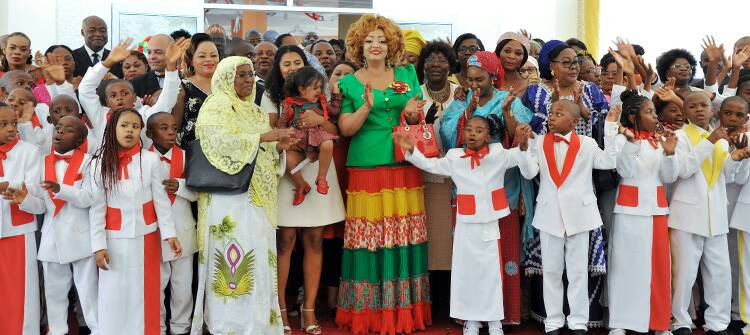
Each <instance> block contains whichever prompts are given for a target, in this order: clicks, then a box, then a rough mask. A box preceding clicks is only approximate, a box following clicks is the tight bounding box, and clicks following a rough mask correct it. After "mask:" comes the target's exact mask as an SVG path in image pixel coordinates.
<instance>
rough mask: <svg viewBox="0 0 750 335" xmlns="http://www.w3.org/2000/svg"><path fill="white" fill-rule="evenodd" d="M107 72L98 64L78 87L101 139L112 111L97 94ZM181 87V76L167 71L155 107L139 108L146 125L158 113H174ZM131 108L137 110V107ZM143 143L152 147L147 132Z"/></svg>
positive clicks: (89, 71)
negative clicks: (173, 109)
mask: <svg viewBox="0 0 750 335" xmlns="http://www.w3.org/2000/svg"><path fill="white" fill-rule="evenodd" d="M107 72H109V68H107V67H105V66H104V64H103V63H102V62H99V63H96V65H94V66H93V67H90V68H89V69H88V71H86V74H85V75H84V76H83V79H81V84H80V85H78V99H79V101H80V103H81V107H83V110H84V111H86V115H87V116H88V117H89V120H90V121H91V125H92V126H93V127H94V133H95V134H96V137H97V138H100V139H101V138H103V135H104V128H106V126H107V121H108V120H109V117H108V115H109V113H110V109H109V107H106V106H102V104H101V101H100V100H99V95H98V94H96V89H97V87H99V84H100V83H101V82H102V79H104V76H105V75H106V74H107ZM180 87H181V85H180V76H179V75H178V74H177V71H166V72H165V74H164V88H163V89H162V92H161V94H160V95H159V98H158V99H157V100H156V103H155V104H154V105H153V106H140V107H139V110H138V112H139V113H140V114H141V116H142V117H143V122H144V124H145V123H146V121H148V117H149V116H151V115H153V114H154V113H156V112H167V113H169V112H171V111H172V107H174V105H175V103H177V94H178V93H179V91H180ZM133 94H135V92H133ZM131 107H133V108H135V106H131ZM141 141H142V142H143V143H144V147H145V148H148V147H149V146H150V145H151V139H150V138H148V137H147V136H146V132H145V131H142V132H141Z"/></svg>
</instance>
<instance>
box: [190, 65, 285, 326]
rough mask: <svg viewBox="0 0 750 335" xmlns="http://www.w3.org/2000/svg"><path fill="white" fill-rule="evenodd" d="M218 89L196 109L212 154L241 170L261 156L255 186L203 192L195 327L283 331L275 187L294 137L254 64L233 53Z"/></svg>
mask: <svg viewBox="0 0 750 335" xmlns="http://www.w3.org/2000/svg"><path fill="white" fill-rule="evenodd" d="M211 87H212V91H213V93H212V94H211V95H210V96H209V97H208V98H207V99H206V101H205V102H204V103H203V106H202V107H201V109H200V112H199V114H198V120H197V123H196V127H195V128H196V131H195V133H196V137H197V139H198V140H200V144H201V149H202V150H203V153H204V154H205V155H206V158H208V161H209V162H210V163H211V165H213V166H214V167H215V168H217V169H219V170H220V171H223V172H225V173H228V174H237V173H238V172H240V171H241V170H242V169H243V167H245V165H246V164H248V163H250V162H252V161H253V160H255V169H254V171H253V176H252V180H251V183H250V189H249V190H248V192H247V193H241V194H234V195H230V194H219V193H201V194H200V195H199V198H198V249H199V258H198V259H199V264H198V293H197V295H196V297H197V298H196V304H195V314H194V320H193V329H192V331H191V333H192V334H194V335H197V334H203V324H204V322H205V324H206V328H207V330H208V331H209V332H210V333H212V334H237V335H240V334H243V335H249V334H282V333H283V330H282V323H281V314H280V311H279V302H278V298H277V295H278V292H277V288H276V189H277V186H278V178H279V174H280V172H282V171H283V170H282V167H283V166H284V164H283V163H280V162H279V161H280V158H283V156H280V155H279V152H282V151H283V150H285V149H286V148H288V147H289V146H290V145H291V144H293V142H294V140H291V139H290V138H289V131H287V130H273V129H271V127H270V124H269V122H268V114H266V113H264V112H263V111H261V110H260V108H259V107H258V106H257V105H256V104H255V103H254V101H255V71H254V69H253V65H252V62H251V61H250V59H249V58H246V57H228V58H225V59H224V60H222V61H221V62H220V63H219V66H218V67H217V69H216V72H214V75H213V77H212V78H211Z"/></svg>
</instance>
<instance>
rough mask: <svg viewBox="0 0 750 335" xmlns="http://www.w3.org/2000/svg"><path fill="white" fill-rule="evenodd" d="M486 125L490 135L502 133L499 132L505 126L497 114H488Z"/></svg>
mask: <svg viewBox="0 0 750 335" xmlns="http://www.w3.org/2000/svg"><path fill="white" fill-rule="evenodd" d="M487 125H488V127H489V130H490V135H491V136H496V135H499V136H502V135H503V134H501V132H502V131H503V129H504V128H505V125H504V124H503V120H501V119H500V117H499V116H497V115H495V114H490V115H489V116H487Z"/></svg>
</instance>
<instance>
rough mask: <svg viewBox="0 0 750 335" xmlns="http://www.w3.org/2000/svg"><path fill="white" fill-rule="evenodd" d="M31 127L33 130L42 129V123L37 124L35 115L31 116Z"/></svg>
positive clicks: (37, 119) (37, 120)
mask: <svg viewBox="0 0 750 335" xmlns="http://www.w3.org/2000/svg"><path fill="white" fill-rule="evenodd" d="M31 126H32V127H34V128H42V123H41V122H39V117H38V116H37V115H36V113H34V115H33V116H31Z"/></svg>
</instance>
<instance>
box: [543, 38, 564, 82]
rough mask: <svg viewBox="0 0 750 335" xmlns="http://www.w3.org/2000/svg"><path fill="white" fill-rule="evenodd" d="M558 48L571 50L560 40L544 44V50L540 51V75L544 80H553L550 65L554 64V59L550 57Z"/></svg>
mask: <svg viewBox="0 0 750 335" xmlns="http://www.w3.org/2000/svg"><path fill="white" fill-rule="evenodd" d="M557 48H570V46H569V45H567V44H565V42H563V41H560V40H550V41H548V42H547V43H544V46H543V47H542V50H539V73H540V74H541V76H542V78H544V79H550V78H552V72H551V71H550V68H549V66H550V63H552V57H550V56H551V54H552V51H554V50H555V49H557Z"/></svg>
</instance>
